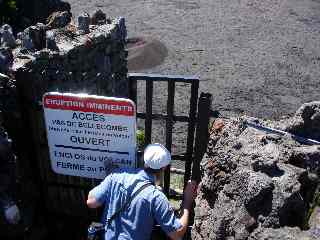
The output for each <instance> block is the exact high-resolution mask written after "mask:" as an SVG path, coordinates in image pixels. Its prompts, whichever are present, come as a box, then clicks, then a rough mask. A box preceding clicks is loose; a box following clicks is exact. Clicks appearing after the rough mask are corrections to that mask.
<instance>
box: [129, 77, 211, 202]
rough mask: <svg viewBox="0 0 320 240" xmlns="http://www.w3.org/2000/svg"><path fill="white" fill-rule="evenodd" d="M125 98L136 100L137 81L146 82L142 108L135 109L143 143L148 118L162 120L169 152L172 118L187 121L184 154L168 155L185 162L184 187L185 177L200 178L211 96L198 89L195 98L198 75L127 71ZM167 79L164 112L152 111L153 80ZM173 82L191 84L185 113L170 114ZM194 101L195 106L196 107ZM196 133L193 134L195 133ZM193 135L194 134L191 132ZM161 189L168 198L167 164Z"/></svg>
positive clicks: (149, 133)
mask: <svg viewBox="0 0 320 240" xmlns="http://www.w3.org/2000/svg"><path fill="white" fill-rule="evenodd" d="M128 79H129V98H130V99H131V100H133V101H134V102H135V103H137V81H145V83H146V89H145V91H146V111H145V112H137V118H140V119H144V120H145V129H144V133H145V146H146V145H148V144H150V143H151V136H152V120H165V121H166V131H165V132H166V136H165V138H166V148H167V149H168V150H169V151H170V152H171V148H172V129H173V125H174V122H187V123H188V134H187V146H186V147H187V148H186V152H185V154H182V155H172V159H173V160H182V161H184V162H185V164H186V165H185V173H184V187H185V186H186V184H187V182H188V180H190V179H192V180H196V181H197V182H199V181H200V180H201V176H200V161H201V159H202V157H203V155H204V153H205V151H206V148H207V142H208V125H209V119H210V113H211V102H212V97H211V94H209V93H201V95H200V97H199V101H198V91H199V78H198V77H195V76H181V75H159V74H145V73H129V76H128ZM154 82H167V84H168V98H167V113H166V114H155V113H152V99H153V83H154ZM177 82H182V83H187V84H190V85H191V89H190V92H191V94H190V103H189V114H188V116H183V115H178V116H177V115H174V97H175V86H176V83H177ZM197 103H198V104H199V106H198V107H197ZM195 133H196V134H195ZM195 135H196V136H195ZM163 190H164V193H165V194H166V196H167V197H168V198H170V194H169V193H170V168H167V169H166V170H165V174H164V188H163Z"/></svg>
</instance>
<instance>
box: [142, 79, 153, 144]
mask: <svg viewBox="0 0 320 240" xmlns="http://www.w3.org/2000/svg"><path fill="white" fill-rule="evenodd" d="M152 96H153V81H147V82H146V121H145V129H144V136H145V145H148V144H150V143H151V131H152Z"/></svg>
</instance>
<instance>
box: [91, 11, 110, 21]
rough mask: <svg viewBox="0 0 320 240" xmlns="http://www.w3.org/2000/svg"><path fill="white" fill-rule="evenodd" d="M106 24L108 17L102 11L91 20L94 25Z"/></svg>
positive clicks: (96, 13) (97, 12)
mask: <svg viewBox="0 0 320 240" xmlns="http://www.w3.org/2000/svg"><path fill="white" fill-rule="evenodd" d="M106 22H107V17H106V14H105V13H104V12H103V11H102V10H100V9H99V10H97V11H96V12H95V13H94V14H93V15H92V18H91V24H92V25H101V24H106Z"/></svg>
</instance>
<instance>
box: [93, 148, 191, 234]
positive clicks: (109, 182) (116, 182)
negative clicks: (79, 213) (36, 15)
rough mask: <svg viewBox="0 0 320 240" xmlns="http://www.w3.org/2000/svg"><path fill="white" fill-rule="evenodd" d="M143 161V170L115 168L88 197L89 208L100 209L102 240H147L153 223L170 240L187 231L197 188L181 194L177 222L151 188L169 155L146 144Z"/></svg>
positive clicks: (156, 192)
mask: <svg viewBox="0 0 320 240" xmlns="http://www.w3.org/2000/svg"><path fill="white" fill-rule="evenodd" d="M143 158H144V168H143V169H123V168H122V169H121V168H118V169H116V170H115V171H114V172H112V173H111V174H110V175H108V176H107V177H106V178H105V179H104V180H103V181H102V182H101V183H100V184H99V185H98V186H96V187H95V188H93V189H92V190H91V191H90V192H89V194H88V199H87V205H88V207H89V208H97V207H100V206H102V205H104V211H103V216H102V223H103V224H106V225H105V234H104V238H105V240H111V239H118V240H122V239H126V240H127V239H133V240H136V239H139V240H143V239H150V238H151V234H152V229H153V226H154V224H155V222H156V223H157V224H159V225H160V227H161V228H162V230H163V231H164V232H165V233H166V234H167V235H168V236H169V237H170V238H171V239H173V240H176V239H181V238H182V237H183V235H184V234H185V232H186V230H187V227H188V220H189V215H190V209H191V207H192V204H193V201H194V199H195V197H196V195H197V184H196V183H195V182H188V184H187V186H186V188H185V191H184V201H183V213H182V216H181V217H180V218H178V217H176V216H175V214H174V210H173V208H172V207H171V206H170V203H169V201H168V199H167V197H166V196H165V195H164V193H162V192H161V191H160V190H159V189H158V188H157V187H155V186H154V183H155V180H156V178H157V177H159V176H160V175H161V173H162V172H163V171H164V170H165V169H166V167H168V165H169V164H170V161H171V155H170V153H169V151H168V150H167V149H166V148H165V147H164V146H162V145H161V144H159V143H155V144H150V145H148V146H147V147H146V149H145V151H144V155H143ZM148 182H151V183H152V184H153V185H149V186H147V187H146V188H144V189H143V190H141V191H140V192H139V193H138V194H137V195H136V197H134V198H133V199H132V201H131V202H130V204H128V206H127V207H126V209H124V211H122V212H121V213H120V214H119V215H118V216H117V217H115V218H114V219H113V220H112V221H111V222H110V223H109V224H107V222H108V220H110V218H111V216H112V215H113V214H114V213H115V212H116V211H117V210H119V209H120V208H121V207H122V206H123V205H124V204H126V202H127V201H128V199H129V198H130V196H132V195H133V194H134V193H135V192H136V191H137V190H138V189H139V188H141V186H143V185H144V184H145V183H148Z"/></svg>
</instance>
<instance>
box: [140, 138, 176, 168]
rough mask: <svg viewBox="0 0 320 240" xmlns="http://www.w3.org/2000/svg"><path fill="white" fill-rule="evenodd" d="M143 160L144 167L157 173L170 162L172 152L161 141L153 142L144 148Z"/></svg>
mask: <svg viewBox="0 0 320 240" xmlns="http://www.w3.org/2000/svg"><path fill="white" fill-rule="evenodd" d="M143 160H144V169H145V170H146V171H147V172H150V173H152V174H157V173H160V172H161V170H163V169H165V168H166V167H167V166H168V165H169V164H170V162H171V154H170V152H169V151H168V150H167V149H166V148H165V147H164V146H163V145H161V144H160V143H153V144H149V145H148V146H147V147H146V149H145V150H144V153H143Z"/></svg>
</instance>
